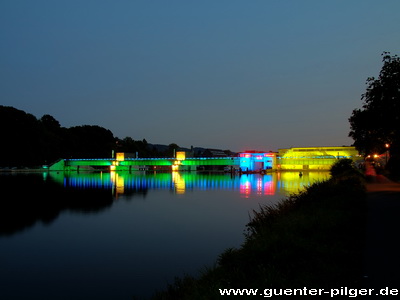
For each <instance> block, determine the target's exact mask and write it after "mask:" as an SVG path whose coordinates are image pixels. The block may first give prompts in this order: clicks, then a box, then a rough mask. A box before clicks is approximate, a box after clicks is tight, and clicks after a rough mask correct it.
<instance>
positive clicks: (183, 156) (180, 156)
mask: <svg viewBox="0 0 400 300" xmlns="http://www.w3.org/2000/svg"><path fill="white" fill-rule="evenodd" d="M176 159H177V160H185V159H186V152H185V151H178V152H176Z"/></svg>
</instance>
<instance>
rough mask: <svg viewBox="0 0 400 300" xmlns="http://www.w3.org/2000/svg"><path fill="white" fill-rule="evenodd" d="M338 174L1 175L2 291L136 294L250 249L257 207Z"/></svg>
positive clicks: (25, 295)
mask: <svg viewBox="0 0 400 300" xmlns="http://www.w3.org/2000/svg"><path fill="white" fill-rule="evenodd" d="M328 177H329V173H328V172H320V173H317V172H309V173H308V172H306V173H304V174H303V176H299V173H298V172H296V173H291V172H282V173H273V174H267V175H258V174H251V175H241V176H232V175H230V174H202V173H195V172H192V173H177V172H173V173H144V172H137V173H128V172H126V173H124V172H120V173H113V172H111V173H108V172H105V173H65V174H64V173H56V172H50V173H32V174H14V173H13V174H12V173H1V174H0V188H1V195H2V196H1V200H0V265H1V268H0V299H6V300H7V299H41V300H46V299H74V300H76V299H97V300H100V299H127V300H128V299H132V296H138V297H148V296H150V295H152V294H153V293H154V291H155V290H161V289H164V288H165V287H166V286H167V284H168V283H172V282H173V280H174V277H175V276H182V275H184V274H191V275H196V274H199V272H201V271H202V270H204V269H205V268H206V267H210V266H212V265H213V264H214V263H215V261H216V259H217V257H218V255H219V254H220V253H221V252H223V251H224V250H225V249H227V248H229V247H240V245H241V243H243V241H244V233H245V229H246V224H247V223H248V221H249V217H250V215H251V213H252V211H253V210H254V209H255V210H257V209H258V208H259V206H260V205H273V204H276V203H277V202H278V201H279V200H281V199H282V198H284V197H285V196H287V195H288V194H290V193H296V192H298V191H299V190H301V189H303V188H304V187H305V186H307V185H309V184H310V183H313V182H316V181H320V180H324V179H327V178H328Z"/></svg>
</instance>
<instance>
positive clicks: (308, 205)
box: [152, 172, 367, 299]
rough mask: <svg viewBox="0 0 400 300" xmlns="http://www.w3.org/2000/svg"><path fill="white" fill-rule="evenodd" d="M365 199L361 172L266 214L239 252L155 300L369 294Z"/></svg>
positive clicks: (259, 214)
mask: <svg viewBox="0 0 400 300" xmlns="http://www.w3.org/2000/svg"><path fill="white" fill-rule="evenodd" d="M365 199H366V190H365V183H364V181H363V178H362V176H361V175H357V174H355V173H354V172H353V174H352V175H347V176H341V177H340V178H337V177H336V178H332V179H330V180H327V181H324V182H319V183H315V184H313V185H312V186H310V187H308V188H307V189H306V190H305V191H303V192H301V193H300V194H297V195H292V196H290V197H288V198H286V199H284V200H283V201H282V202H281V203H280V204H279V205H278V206H276V207H272V208H271V207H261V208H260V209H259V210H258V211H255V212H254V214H253V218H252V220H251V221H250V222H249V224H248V225H247V228H246V229H247V232H246V240H245V242H244V244H243V245H242V246H241V247H240V248H239V249H228V250H226V251H225V252H224V253H222V254H221V255H220V256H219V258H218V261H217V263H216V265H215V266H214V267H212V268H209V269H208V270H206V271H205V272H203V274H202V276H201V277H200V278H193V277H190V276H186V277H185V278H179V279H176V282H175V283H173V284H171V285H170V286H169V288H168V289H167V290H166V291H162V292H158V293H157V294H156V295H155V296H154V297H153V298H152V299H220V297H221V294H220V292H219V289H259V291H262V290H263V289H267V288H287V289H289V288H304V287H307V288H324V289H331V288H338V289H340V288H341V287H343V286H346V287H349V288H350V287H352V288H362V284H363V281H362V278H363V272H364V270H363V264H364V261H363V252H364V246H365V226H366V210H367V207H366V201H365ZM241 298H243V299H245V298H246V297H245V296H241ZM249 298H252V299H253V298H254V296H250V297H249Z"/></svg>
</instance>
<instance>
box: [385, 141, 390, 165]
mask: <svg viewBox="0 0 400 300" xmlns="http://www.w3.org/2000/svg"><path fill="white" fill-rule="evenodd" d="M389 147H390V145H389V144H385V148H386V155H385V159H386V163H385V166H386V165H387V162H388V154H389Z"/></svg>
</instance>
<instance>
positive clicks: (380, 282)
mask: <svg viewBox="0 0 400 300" xmlns="http://www.w3.org/2000/svg"><path fill="white" fill-rule="evenodd" d="M370 178H371V179H372V180H371V182H370V183H368V184H367V192H368V193H367V203H368V214H367V218H368V219H367V227H366V250H365V257H364V258H365V273H364V274H365V284H366V285H368V287H371V288H375V289H383V288H386V287H389V288H395V289H398V290H399V295H398V296H396V298H397V297H399V298H400V184H399V183H395V182H392V181H390V180H389V179H387V178H386V177H384V176H382V175H376V174H375V176H372V177H370ZM366 287H367V286H366ZM389 298H394V297H393V296H392V297H389Z"/></svg>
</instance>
